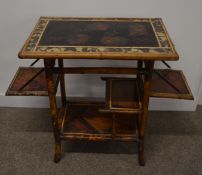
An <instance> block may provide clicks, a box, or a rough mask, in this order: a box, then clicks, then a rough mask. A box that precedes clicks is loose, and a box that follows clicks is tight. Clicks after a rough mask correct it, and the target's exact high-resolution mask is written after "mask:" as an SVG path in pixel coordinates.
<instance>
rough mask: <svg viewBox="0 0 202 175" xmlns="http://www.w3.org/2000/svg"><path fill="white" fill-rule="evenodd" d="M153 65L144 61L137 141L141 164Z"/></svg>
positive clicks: (140, 162) (142, 164)
mask: <svg viewBox="0 0 202 175" xmlns="http://www.w3.org/2000/svg"><path fill="white" fill-rule="evenodd" d="M153 67H154V61H147V62H145V68H146V70H147V74H146V75H145V80H144V96H143V111H142V116H141V119H140V126H139V142H138V160H139V164H140V165H141V166H144V165H145V160H144V135H145V128H146V124H147V116H148V106H149V91H150V84H151V83H150V82H151V78H152V70H153Z"/></svg>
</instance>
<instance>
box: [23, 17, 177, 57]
mask: <svg viewBox="0 0 202 175" xmlns="http://www.w3.org/2000/svg"><path fill="white" fill-rule="evenodd" d="M51 20H57V21H59V20H61V21H64V20H66V21H67V20H68V21H112V22H116V21H118V22H150V23H151V25H152V28H153V30H154V33H155V35H156V38H157V40H158V43H159V47H111V46H39V45H38V44H39V41H40V39H41V37H42V35H43V33H44V31H45V29H46V26H47V25H48V23H49V21H51ZM22 51H23V52H32V53H36V52H37V53H44V52H46V53H47V52H53V53H64V54H65V53H75V52H76V53H100V52H103V53H114V52H116V53H117V52H118V53H119V52H120V53H137V54H138V53H140V54H141V53H143V54H144V53H145V54H176V51H175V48H174V45H173V43H172V42H171V39H170V37H169V36H168V33H167V31H166V29H165V27H164V24H163V22H162V19H161V18H61V17H41V18H40V19H39V21H38V23H37V25H36V27H35V29H34V30H33V32H32V33H31V35H30V37H29V39H28V40H27V42H26V44H25V45H24V47H23V49H22Z"/></svg>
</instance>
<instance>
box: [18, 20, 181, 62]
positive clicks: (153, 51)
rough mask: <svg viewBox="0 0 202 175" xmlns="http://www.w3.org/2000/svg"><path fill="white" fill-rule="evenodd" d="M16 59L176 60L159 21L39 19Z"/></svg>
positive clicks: (168, 39) (173, 49)
mask: <svg viewBox="0 0 202 175" xmlns="http://www.w3.org/2000/svg"><path fill="white" fill-rule="evenodd" d="M19 57H20V58H43V59H55V58H64V59H77V58H78V59H81V58H82V59H106V60H107V59H109V60H110V59H111V60H112V59H115V60H116V59H117V60H141V59H142V60H177V59H178V54H177V52H176V50H175V48H174V45H173V43H172V41H171V39H170V37H169V35H168V33H167V31H166V29H165V26H164V24H163V22H162V19H160V18H65V17H41V18H40V19H39V21H38V23H37V25H36V26H35V28H34V30H33V31H32V33H31V34H30V36H29V38H28V39H27V41H26V43H25V44H24V46H23V48H22V49H21V51H20V52H19Z"/></svg>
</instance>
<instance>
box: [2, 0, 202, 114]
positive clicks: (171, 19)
mask: <svg viewBox="0 0 202 175" xmlns="http://www.w3.org/2000/svg"><path fill="white" fill-rule="evenodd" d="M201 7H202V1H201V0H192V1H190V0H169V1H168V0H54V1H53V0H34V1H33V0H15V1H14V0H1V1H0V106H16V107H48V100H47V98H46V97H5V96H4V94H5V92H6V89H7V87H8V85H9V83H10V81H11V80H12V78H13V76H14V73H15V72H16V70H17V68H18V67H19V66H27V65H29V64H30V61H27V60H19V59H18V58H17V54H18V51H19V50H20V48H21V47H22V45H23V44H24V42H25V40H26V38H27V37H28V35H29V33H30V32H31V30H32V29H33V27H34V25H35V24H36V22H37V20H38V18H39V17H40V16H71V17H72V16H74V17H161V18H163V21H164V23H165V25H166V28H167V30H168V31H169V34H170V36H171V38H172V40H173V42H174V44H175V46H176V49H177V51H178V53H179V55H180V60H179V61H177V62H170V65H171V66H172V67H173V68H176V69H181V70H183V71H184V74H185V75H186V78H187V81H188V83H189V85H190V87H191V90H192V92H193V94H194V97H195V100H194V101H185V100H168V99H163V100H162V99H161V100H159V99H152V100H151V103H150V109H154V110H155V109H159V110H195V108H196V106H197V104H198V102H199V101H200V103H201V104H202V99H200V100H199V94H200V84H201V79H202V61H201V59H202V43H201V41H202V34H201V32H202V22H201V17H202V10H201ZM39 64H41V63H39ZM65 64H66V65H69V66H71V65H74V66H85V65H90V66H91V65H92V66H93V65H98V64H99V65H100V66H102V65H106V66H107V65H108V66H111V65H119V66H121V65H123V64H124V65H127V64H129V65H131V62H128V63H123V62H121V61H119V62H109V61H82V60H78V61H76V62H73V61H72V60H69V61H66V62H65ZM132 64H135V63H132ZM159 66H162V64H161V63H157V65H156V67H159ZM67 79H68V81H67V82H66V84H67V91H68V95H69V96H104V84H103V82H101V81H100V80H99V76H93V75H91V76H87V75H85V76H71V77H69V76H68V77H67Z"/></svg>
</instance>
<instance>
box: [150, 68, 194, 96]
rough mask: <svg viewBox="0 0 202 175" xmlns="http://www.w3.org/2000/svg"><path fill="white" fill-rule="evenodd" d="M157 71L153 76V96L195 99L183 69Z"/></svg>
mask: <svg viewBox="0 0 202 175" xmlns="http://www.w3.org/2000/svg"><path fill="white" fill-rule="evenodd" d="M155 71H156V73H155V72H154V73H153V77H152V84H151V95H150V96H151V97H158V98H175V99H187V100H193V95H192V93H191V90H190V88H189V86H188V84H187V81H186V79H185V76H184V74H183V72H182V71H180V70H171V69H158V70H155ZM164 79H165V80H164Z"/></svg>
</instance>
